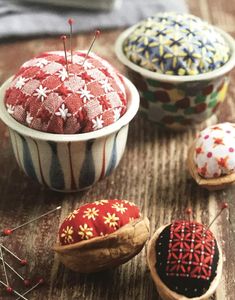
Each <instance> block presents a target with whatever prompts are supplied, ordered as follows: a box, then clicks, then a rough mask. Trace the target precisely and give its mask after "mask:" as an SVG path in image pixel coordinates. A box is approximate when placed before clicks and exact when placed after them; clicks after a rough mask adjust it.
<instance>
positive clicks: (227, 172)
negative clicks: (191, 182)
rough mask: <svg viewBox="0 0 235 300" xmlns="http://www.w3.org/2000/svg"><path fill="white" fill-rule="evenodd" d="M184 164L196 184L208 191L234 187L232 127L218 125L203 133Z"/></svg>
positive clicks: (191, 148)
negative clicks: (186, 165)
mask: <svg viewBox="0 0 235 300" xmlns="http://www.w3.org/2000/svg"><path fill="white" fill-rule="evenodd" d="M187 164H188V169H189V171H190V173H191V175H192V177H193V178H194V179H195V181H196V182H197V184H198V185H200V186H202V187H205V188H207V189H209V190H219V189H223V188H226V187H228V186H229V185H231V184H234V182H235V128H234V125H233V124H231V123H221V124H217V125H213V126H209V127H208V128H206V129H204V130H202V131H201V132H200V133H199V135H198V137H197V138H196V140H195V141H194V142H193V144H192V145H191V146H190V148H189V151H188V159H187Z"/></svg>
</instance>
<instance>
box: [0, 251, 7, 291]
mask: <svg viewBox="0 0 235 300" xmlns="http://www.w3.org/2000/svg"><path fill="white" fill-rule="evenodd" d="M0 255H1V260H2V267H3V272H4V276H5V278H6V283H7V287H9V280H8V276H7V270H6V265H5V260H4V258H3V253H2V245H0Z"/></svg>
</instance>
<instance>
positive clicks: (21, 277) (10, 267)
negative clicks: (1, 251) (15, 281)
mask: <svg viewBox="0 0 235 300" xmlns="http://www.w3.org/2000/svg"><path fill="white" fill-rule="evenodd" d="M0 259H1V261H2V263H3V260H2V258H0ZM4 264H5V266H6V267H7V268H8V269H9V270H11V271H12V272H13V273H15V275H16V276H18V277H19V278H20V279H21V280H22V281H23V282H24V285H25V286H26V285H27V282H29V280H28V279H25V278H24V277H23V276H22V275H20V274H19V273H18V272H17V271H16V270H15V269H14V268H12V266H10V265H9V264H8V263H7V262H6V261H5V262H4Z"/></svg>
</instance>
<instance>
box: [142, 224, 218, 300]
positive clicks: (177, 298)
mask: <svg viewBox="0 0 235 300" xmlns="http://www.w3.org/2000/svg"><path fill="white" fill-rule="evenodd" d="M169 225H170V224H167V225H164V226H162V227H160V228H159V229H158V230H157V231H156V232H155V233H154V235H153V236H152V238H151V239H150V241H149V243H148V246H147V263H148V267H149V269H150V273H151V276H152V279H153V281H154V284H155V286H156V288H157V291H158V293H159V295H160V297H161V298H162V299H163V300H206V299H209V298H210V296H211V295H213V294H214V292H215V290H216V288H217V286H218V284H219V282H220V278H221V275H222V269H223V258H222V251H221V249H220V247H219V245H218V250H219V261H218V266H217V275H216V276H215V278H214V280H213V281H212V282H211V285H210V287H209V289H208V290H207V292H206V293H205V294H203V295H202V296H200V297H194V298H188V297H186V296H184V295H181V294H178V293H176V292H174V291H172V290H170V289H169V288H168V287H167V286H166V285H165V284H164V282H163V281H162V280H161V279H160V277H159V276H158V274H157V272H156V267H155V266H156V262H157V259H156V249H155V245H156V241H157V239H158V237H159V235H160V234H161V232H162V231H163V230H164V229H165V228H166V227H167V226H169Z"/></svg>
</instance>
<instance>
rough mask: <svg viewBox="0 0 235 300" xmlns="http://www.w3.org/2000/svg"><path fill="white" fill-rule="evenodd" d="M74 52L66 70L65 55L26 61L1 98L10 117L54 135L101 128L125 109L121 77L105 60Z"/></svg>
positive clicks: (55, 54) (42, 56)
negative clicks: (3, 98)
mask: <svg viewBox="0 0 235 300" xmlns="http://www.w3.org/2000/svg"><path fill="white" fill-rule="evenodd" d="M85 55H86V54H85V53H83V52H79V51H76V52H74V55H73V63H71V59H70V58H69V63H68V72H67V70H66V61H65V57H64V52H62V51H56V52H47V53H42V54H40V55H39V56H37V57H35V58H33V59H31V60H29V61H27V62H26V63H24V64H23V65H22V66H21V68H20V69H19V71H18V73H17V74H16V75H15V77H14V79H13V81H12V83H11V84H10V87H9V88H8V90H7V91H6V94H5V104H6V107H7V110H8V112H9V114H11V115H12V117H13V118H15V119H16V120H17V121H18V122H20V123H22V124H23V125H26V126H28V127H30V128H33V129H36V130H39V131H44V132H50V133H58V134H64V133H65V134H66V133H68V134H74V133H83V132H90V131H95V130H98V129H101V128H103V127H105V126H107V125H110V124H112V123H114V122H116V121H117V120H118V119H119V118H120V117H121V116H122V115H123V114H124V113H125V111H126V105H127V103H126V92H125V87H124V84H123V80H122V77H121V75H119V74H118V73H117V71H116V70H115V69H114V68H113V67H112V66H111V65H110V64H109V63H108V62H107V61H105V60H104V59H102V58H100V57H99V56H97V55H95V54H93V53H90V54H89V56H88V57H87V59H86V60H85V61H84V59H85Z"/></svg>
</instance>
